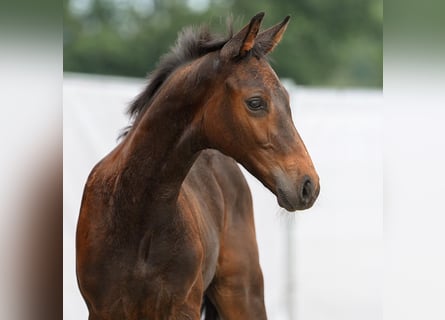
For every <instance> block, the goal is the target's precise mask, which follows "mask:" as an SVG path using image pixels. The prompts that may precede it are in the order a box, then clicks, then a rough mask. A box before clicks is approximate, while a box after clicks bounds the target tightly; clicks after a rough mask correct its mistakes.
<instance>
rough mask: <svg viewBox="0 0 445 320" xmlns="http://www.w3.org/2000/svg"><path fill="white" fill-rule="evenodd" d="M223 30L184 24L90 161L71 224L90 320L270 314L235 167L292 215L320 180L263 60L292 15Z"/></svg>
mask: <svg viewBox="0 0 445 320" xmlns="http://www.w3.org/2000/svg"><path fill="white" fill-rule="evenodd" d="M263 16H264V13H259V14H257V15H255V16H254V17H253V18H252V19H251V20H250V22H249V23H248V24H247V25H246V26H245V27H243V28H242V29H241V30H240V31H239V32H237V33H233V32H231V33H230V34H229V36H228V37H224V38H223V37H219V36H216V35H214V34H212V33H211V32H210V31H209V29H208V28H199V29H193V28H187V29H184V30H183V31H182V32H181V33H180V35H179V38H178V40H177V43H176V46H174V47H173V48H172V50H171V52H170V53H168V54H167V55H165V56H163V58H161V60H160V62H159V64H158V67H157V68H156V69H155V71H154V72H153V73H152V74H151V75H150V77H149V81H148V83H147V85H146V87H145V88H144V90H143V91H142V92H141V93H140V95H139V96H137V97H136V99H135V100H134V101H133V102H132V104H131V105H130V107H129V109H128V112H129V114H130V116H131V119H132V120H133V122H132V126H131V127H130V128H129V129H128V130H127V132H126V134H125V136H124V137H123V138H122V139H121V140H120V142H119V143H118V144H117V146H116V147H115V148H114V149H113V150H112V151H111V152H110V153H109V154H108V155H106V156H105V157H104V158H103V159H102V160H101V161H100V162H99V163H98V164H96V165H95V167H94V168H93V169H92V171H91V173H90V174H89V176H88V179H87V181H86V184H85V189H84V193H83V197H82V203H81V208H80V214H79V219H78V225H77V232H76V273H77V279H78V285H79V288H80V292H81V294H82V296H83V298H84V300H85V302H86V305H87V307H88V310H89V319H90V320H99V319H100V320H105V319H107V320H108V319H130V320H133V319H134V320H136V319H138V320H141V319H150V320H160V319H172V320H173V319H175V320H179V319H181V320H182V319H184V320H185V319H193V320H198V319H200V318H201V317H203V318H205V319H229V320H230V319H257V320H261V319H266V318H267V315H266V310H265V304H264V287H263V275H262V271H261V267H260V264H259V258H258V246H257V242H256V235H255V225H254V216H253V206H252V196H251V193H250V190H249V187H248V185H247V183H246V180H245V178H244V176H243V174H242V172H241V170H240V168H239V166H238V164H237V163H239V164H241V165H242V166H244V167H245V168H246V169H247V170H248V171H249V172H250V173H251V174H252V175H253V176H255V177H256V178H257V179H259V181H260V182H261V183H263V184H264V186H266V187H267V188H268V189H269V190H270V191H271V192H272V193H274V194H275V195H276V198H277V201H278V204H279V205H280V206H281V207H283V208H284V209H286V210H288V211H295V210H303V209H307V208H310V207H311V206H312V205H313V203H314V201H315V200H316V198H317V196H318V193H319V190H320V185H319V177H318V175H317V173H316V170H315V168H314V165H313V163H312V160H311V158H310V156H309V154H308V151H307V149H306V147H305V145H304V143H303V141H302V140H301V138H300V136H299V134H298V132H297V130H296V128H295V126H294V124H293V122H292V117H291V109H290V106H289V95H288V93H287V91H286V89H285V88H284V87H283V85H282V84H281V83H280V80H279V79H278V77H277V75H276V74H275V72H274V71H273V69H272V68H271V66H270V64H269V62H268V60H267V55H268V54H269V53H270V52H271V51H272V50H273V49H274V48H275V46H276V45H277V44H278V43H279V42H280V40H281V38H282V36H283V33H284V31H285V30H286V27H287V25H288V22H289V16H288V17H286V18H285V19H284V20H283V21H282V22H280V23H278V24H276V25H274V26H272V27H270V28H268V29H266V30H263V31H261V32H260V24H261V21H262V19H263Z"/></svg>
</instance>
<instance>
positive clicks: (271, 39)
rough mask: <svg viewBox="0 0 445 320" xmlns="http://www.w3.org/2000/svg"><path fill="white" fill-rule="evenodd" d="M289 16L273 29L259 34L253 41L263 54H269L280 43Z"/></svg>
mask: <svg viewBox="0 0 445 320" xmlns="http://www.w3.org/2000/svg"><path fill="white" fill-rule="evenodd" d="M289 19H290V16H287V17H286V18H284V20H283V21H282V22H280V23H278V24H276V25H274V26H273V27H270V28H269V29H267V30H264V31H263V32H261V33H260V34H259V35H258V36H257V37H256V40H255V44H256V46H257V47H258V49H259V50H260V51H261V52H262V53H263V54H265V55H266V54H268V53H269V52H271V51H272V50H273V49H274V48H275V47H276V46H277V44H278V43H279V42H280V41H281V38H282V37H283V34H284V31H286V28H287V25H288V24H289Z"/></svg>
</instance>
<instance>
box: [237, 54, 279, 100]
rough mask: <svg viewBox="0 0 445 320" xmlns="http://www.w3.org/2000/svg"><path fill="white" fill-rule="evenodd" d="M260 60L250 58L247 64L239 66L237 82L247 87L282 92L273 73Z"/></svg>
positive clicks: (264, 62) (270, 68)
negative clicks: (259, 87)
mask: <svg viewBox="0 0 445 320" xmlns="http://www.w3.org/2000/svg"><path fill="white" fill-rule="evenodd" d="M261 60H262V59H256V58H252V59H251V60H250V61H249V63H246V64H244V65H242V66H240V68H239V70H238V72H237V75H236V76H237V78H238V80H239V81H238V82H239V83H244V84H246V85H248V86H262V87H265V88H269V89H271V90H273V91H274V92H276V91H277V90H278V91H282V89H283V87H282V85H281V82H280V80H279V79H278V76H277V75H276V73H275V71H274V70H273V69H272V67H271V66H270V65H269V64H268V63H267V62H266V61H261Z"/></svg>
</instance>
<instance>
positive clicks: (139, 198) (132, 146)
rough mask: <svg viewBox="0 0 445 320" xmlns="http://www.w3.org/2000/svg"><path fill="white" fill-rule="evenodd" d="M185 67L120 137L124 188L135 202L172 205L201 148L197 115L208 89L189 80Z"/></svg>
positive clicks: (191, 76)
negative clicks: (124, 135)
mask: <svg viewBox="0 0 445 320" xmlns="http://www.w3.org/2000/svg"><path fill="white" fill-rule="evenodd" d="M190 68H191V66H186V67H183V68H182V69H181V70H180V71H177V72H176V73H179V74H177V75H175V76H174V77H172V79H170V80H169V81H168V82H167V83H165V84H164V85H163V86H162V87H161V88H160V90H159V92H158V93H157V94H156V96H155V98H154V100H153V102H152V104H151V105H150V107H149V108H148V109H147V111H146V112H145V114H144V115H142V116H141V118H140V120H139V121H138V122H137V124H136V127H135V128H134V129H133V130H132V131H131V132H130V133H129V136H128V137H127V138H126V140H125V141H124V144H125V146H124V147H123V150H124V152H123V154H124V155H125V161H124V168H123V176H122V182H123V185H124V186H126V187H125V188H124V189H123V190H131V193H132V201H133V202H134V203H138V204H145V203H147V204H149V205H150V206H152V207H153V206H156V205H157V204H159V205H161V206H168V205H173V206H175V205H176V200H177V197H178V195H179V191H180V188H181V185H182V182H183V181H184V179H185V177H186V176H187V173H188V172H189V170H190V168H191V167H192V165H193V163H194V161H195V160H196V158H197V156H198V154H199V151H200V150H202V149H203V148H204V146H203V142H202V137H201V134H200V127H199V120H197V119H198V116H197V115H198V114H199V112H200V110H201V108H202V106H203V105H204V104H205V101H206V98H205V96H206V92H207V90H205V88H204V87H205V85H203V84H201V85H200V84H196V82H194V81H191V80H190V79H191V78H193V72H192V71H193V70H189V69H190ZM206 86H208V84H207V85H206ZM197 88H199V89H197Z"/></svg>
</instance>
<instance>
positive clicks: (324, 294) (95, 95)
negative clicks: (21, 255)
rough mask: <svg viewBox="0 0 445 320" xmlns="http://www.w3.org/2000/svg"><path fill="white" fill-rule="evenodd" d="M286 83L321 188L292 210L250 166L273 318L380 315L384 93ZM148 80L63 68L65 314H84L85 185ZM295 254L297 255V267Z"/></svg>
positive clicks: (337, 319)
mask: <svg viewBox="0 0 445 320" xmlns="http://www.w3.org/2000/svg"><path fill="white" fill-rule="evenodd" d="M285 85H286V87H287V89H288V90H289V92H290V95H291V106H292V111H293V116H294V121H295V123H296V127H297V129H298V130H299V132H300V135H301V136H302V138H303V140H304V141H305V144H306V146H307V148H308V150H309V152H310V154H311V156H312V159H313V161H314V164H315V166H316V168H317V171H318V173H319V176H320V178H321V193H320V196H319V199H318V200H317V202H316V204H315V205H314V207H313V208H311V209H310V210H308V211H305V212H299V213H295V214H290V213H287V212H286V211H284V210H282V209H280V208H279V206H278V205H277V202H276V199H275V197H274V196H273V195H272V194H271V193H270V192H269V191H268V190H266V189H265V188H264V187H263V186H262V185H261V184H260V183H259V182H258V181H257V180H256V179H255V178H253V177H252V176H250V175H249V174H248V173H246V176H247V179H248V182H249V185H250V187H251V189H252V194H253V197H254V207H255V215H256V228H257V237H258V244H259V249H260V259H261V264H262V268H263V272H264V277H265V289H266V307H267V310H268V314H269V319H272V320H281V319H287V318H286V314H287V313H288V312H293V315H294V316H293V317H294V318H297V319H299V320H302V319H304V320H320V319H329V320H349V319H351V320H356V319H361V320H367V319H369V320H378V319H381V318H382V310H381V307H382V306H381V294H382V292H381V291H382V277H383V275H382V264H383V248H382V240H383V239H382V222H383V220H382V219H383V192H382V188H383V180H382V178H383V176H382V144H381V112H382V108H381V100H382V99H381V98H382V96H381V92H380V91H364V90H361V91H360V90H343V91H333V90H320V89H307V88H301V87H295V86H294V85H293V84H292V83H290V82H285ZM142 86H143V82H142V81H140V80H135V79H125V78H111V77H96V76H86V75H76V74H67V75H65V79H64V106H63V111H64V115H63V117H64V226H63V228H64V319H86V318H87V311H86V307H85V304H84V303H83V300H82V298H81V296H80V293H79V290H78V288H77V284H76V278H75V252H74V235H75V227H76V221H77V215H78V212H79V207H80V199H81V195H82V191H83V185H84V183H85V180H86V177H87V175H88V173H89V171H90V170H91V168H92V167H93V165H94V164H95V163H96V162H97V161H98V160H100V159H101V157H103V156H104V155H105V154H106V153H108V152H109V151H110V150H111V149H112V148H113V147H114V145H115V143H116V137H117V135H118V133H119V130H120V129H121V128H123V127H125V126H126V125H127V124H128V120H127V117H126V115H125V114H124V111H125V108H126V106H127V105H128V103H129V102H130V101H131V100H132V99H133V98H134V96H135V95H136V94H137V93H138V92H139V91H140V90H141V89H142ZM289 230H290V231H291V234H290V235H289V233H288V231H289ZM289 239H290V240H291V243H289V241H288V240H289ZM289 253H290V255H289ZM289 257H290V258H291V259H290V260H291V261H294V263H295V264H294V266H293V267H292V270H290V271H289V270H288V265H289ZM287 274H291V275H293V278H292V279H287ZM290 301H291V302H293V303H290Z"/></svg>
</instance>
